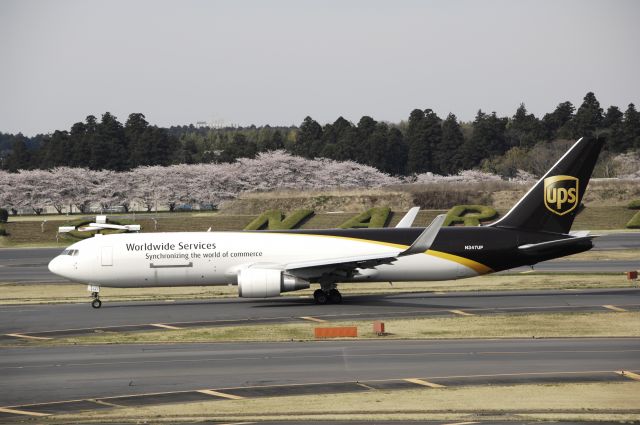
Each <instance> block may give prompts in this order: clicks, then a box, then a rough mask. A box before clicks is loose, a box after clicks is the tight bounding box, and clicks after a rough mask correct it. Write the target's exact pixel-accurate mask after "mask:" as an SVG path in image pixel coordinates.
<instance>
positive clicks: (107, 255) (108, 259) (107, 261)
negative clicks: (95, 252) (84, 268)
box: [102, 246, 113, 266]
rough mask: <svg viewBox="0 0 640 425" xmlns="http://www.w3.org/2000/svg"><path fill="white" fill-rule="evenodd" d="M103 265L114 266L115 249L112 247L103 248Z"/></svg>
mask: <svg viewBox="0 0 640 425" xmlns="http://www.w3.org/2000/svg"><path fill="white" fill-rule="evenodd" d="M102 265H103V266H113V247H110V246H103V247H102Z"/></svg>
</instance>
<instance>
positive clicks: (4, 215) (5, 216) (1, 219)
mask: <svg viewBox="0 0 640 425" xmlns="http://www.w3.org/2000/svg"><path fill="white" fill-rule="evenodd" d="M7 221H9V211H7V210H5V209H4V208H0V223H6V222H7Z"/></svg>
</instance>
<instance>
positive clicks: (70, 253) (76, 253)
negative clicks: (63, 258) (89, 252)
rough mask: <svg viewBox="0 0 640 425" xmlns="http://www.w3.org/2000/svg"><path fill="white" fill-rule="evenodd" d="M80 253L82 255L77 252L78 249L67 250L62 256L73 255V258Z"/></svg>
mask: <svg viewBox="0 0 640 425" xmlns="http://www.w3.org/2000/svg"><path fill="white" fill-rule="evenodd" d="M79 253H80V251H79V250H77V249H65V250H64V251H62V254H60V255H71V256H73V257H75V256H76V255H78V254H79Z"/></svg>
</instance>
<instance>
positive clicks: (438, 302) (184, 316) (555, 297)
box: [0, 288, 640, 341]
mask: <svg viewBox="0 0 640 425" xmlns="http://www.w3.org/2000/svg"><path fill="white" fill-rule="evenodd" d="M79 290H83V288H79ZM612 308H614V309H623V310H628V311H640V289H602V290H593V289H591V290H580V291H574V290H553V291H505V292H497V291H491V292H460V293H455V292H453V293H444V294H434V293H413V294H395V295H357V296H349V295H346V296H345V297H344V302H343V303H342V304H338V305H333V304H328V305H316V304H314V303H313V301H312V299H311V298H310V297H304V298H300V297H282V298H272V299H266V300H251V299H241V298H224V299H216V300H201V301H180V302H172V303H167V302H160V303H158V302H113V303H111V302H109V301H108V299H106V298H105V299H104V302H103V305H102V308H100V309H93V308H91V306H90V305H89V301H87V303H86V304H48V305H16V306H0V335H1V334H12V333H19V334H24V333H28V334H32V335H34V334H35V335H39V336H52V337H55V336H61V335H69V334H78V333H82V332H77V331H73V330H74V329H78V328H83V329H88V331H89V332H93V330H92V328H105V327H121V328H119V329H118V328H112V329H109V330H113V331H115V330H119V331H125V330H144V329H147V330H148V329H155V330H157V329H158V328H159V327H157V325H158V324H161V325H162V324H165V325H167V324H168V325H172V326H176V327H192V326H225V325H237V324H250V323H254V324H261V323H274V322H290V321H301V320H308V318H309V317H311V318H312V319H316V320H326V321H336V320H351V319H372V320H374V319H383V318H385V317H388V318H399V317H420V316H434V315H449V316H452V315H459V314H474V315H480V314H496V313H526V312H531V313H536V312H538V313H542V312H566V311H574V312H575V311H612V310H611V309H612ZM305 318H307V319H305ZM67 329H71V331H64V330H67ZM54 330H58V331H59V332H58V333H54V334H53V335H44V334H38V333H42V332H47V331H54ZM60 330H62V331H60ZM7 338H9V339H11V337H6V336H0V341H1V340H6V339H7Z"/></svg>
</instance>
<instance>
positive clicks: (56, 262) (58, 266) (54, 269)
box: [49, 255, 62, 276]
mask: <svg viewBox="0 0 640 425" xmlns="http://www.w3.org/2000/svg"><path fill="white" fill-rule="evenodd" d="M49 271H50V272H51V273H53V274H55V275H58V276H62V274H61V272H62V259H61V258H60V256H59V255H58V256H57V257H55V258H54V259H53V260H51V261H49Z"/></svg>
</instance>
